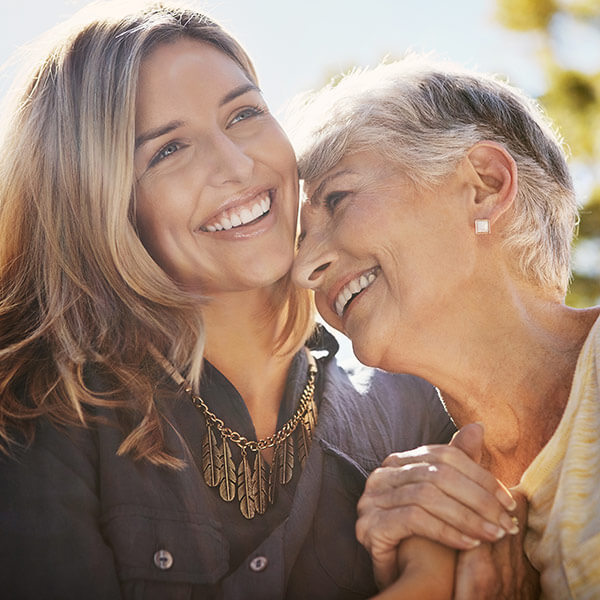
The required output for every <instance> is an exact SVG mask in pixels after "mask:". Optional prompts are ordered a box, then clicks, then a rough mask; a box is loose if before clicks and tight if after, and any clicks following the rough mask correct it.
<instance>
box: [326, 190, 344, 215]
mask: <svg viewBox="0 0 600 600" xmlns="http://www.w3.org/2000/svg"><path fill="white" fill-rule="evenodd" d="M348 194H349V192H341V191H340V192H331V193H330V194H327V195H326V196H325V200H324V204H325V207H326V208H327V210H329V211H330V212H333V211H334V210H335V207H336V206H337V205H338V204H339V203H340V202H341V201H342V200H343V199H344V198H345V197H346V196H347V195H348Z"/></svg>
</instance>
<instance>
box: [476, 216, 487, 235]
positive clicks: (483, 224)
mask: <svg viewBox="0 0 600 600" xmlns="http://www.w3.org/2000/svg"><path fill="white" fill-rule="evenodd" d="M475 233H476V234H477V235H481V234H485V233H490V220H489V219H475Z"/></svg>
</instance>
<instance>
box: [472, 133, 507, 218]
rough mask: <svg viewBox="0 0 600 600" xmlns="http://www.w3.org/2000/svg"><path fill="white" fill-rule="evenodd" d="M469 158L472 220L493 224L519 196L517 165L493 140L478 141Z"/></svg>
mask: <svg viewBox="0 0 600 600" xmlns="http://www.w3.org/2000/svg"><path fill="white" fill-rule="evenodd" d="M467 161H468V163H469V166H470V170H471V174H472V180H473V185H474V188H475V193H474V195H473V207H472V208H473V219H477V220H480V219H481V220H488V221H489V222H490V223H494V222H495V221H497V220H498V218H499V217H500V216H501V215H503V214H504V213H505V212H506V211H507V210H508V209H509V208H510V207H511V206H512V203H513V201H514V199H515V196H516V195H517V189H518V187H517V164H516V163H515V160H514V159H513V157H512V156H511V155H510V153H509V152H508V150H506V148H505V147H504V146H502V144H498V143H497V142H491V141H484V142H478V143H477V144H475V145H474V146H473V147H472V148H471V149H470V150H469V152H468V153H467Z"/></svg>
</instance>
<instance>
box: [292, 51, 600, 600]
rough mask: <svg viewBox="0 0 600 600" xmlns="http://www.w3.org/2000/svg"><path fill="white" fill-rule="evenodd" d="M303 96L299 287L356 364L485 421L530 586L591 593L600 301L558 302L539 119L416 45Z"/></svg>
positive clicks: (421, 456) (550, 193)
mask: <svg viewBox="0 0 600 600" xmlns="http://www.w3.org/2000/svg"><path fill="white" fill-rule="evenodd" d="M306 106H307V107H308V108H307V109H306V114H305V115H304V117H305V118H304V119H302V120H301V123H302V127H303V130H302V134H303V135H304V136H305V140H306V141H305V143H304V144H303V143H302V142H299V146H298V148H299V167H300V173H301V176H303V177H304V179H305V185H306V192H307V196H308V200H307V202H306V203H305V206H304V208H303V211H302V233H301V244H300V250H299V255H298V260H297V264H296V266H295V271H296V276H297V280H298V282H300V283H302V284H303V285H305V286H307V287H311V288H314V289H315V290H316V301H317V307H318V308H319V310H320V312H321V314H322V315H323V317H324V318H325V319H326V320H327V321H328V322H329V323H330V324H332V325H333V326H334V327H337V328H339V329H340V330H342V331H344V332H345V333H346V334H347V335H348V336H349V337H350V338H351V339H352V343H353V347H354V349H355V351H356V353H357V356H358V357H359V358H361V359H362V360H363V361H364V362H365V363H366V364H370V365H376V366H379V367H381V368H385V369H388V370H390V371H405V372H411V373H414V374H417V375H420V376H422V377H426V378H427V379H428V380H430V381H432V382H434V383H435V384H436V385H438V386H439V388H440V389H441V390H443V391H442V394H443V396H444V398H445V401H446V406H447V407H448V410H449V412H450V414H451V415H452V416H453V418H454V419H455V421H456V422H457V424H458V425H459V426H461V425H463V424H466V423H471V422H475V421H479V422H481V423H483V425H484V427H485V436H484V447H483V464H484V465H485V466H487V467H488V468H489V469H490V471H491V472H492V473H493V474H494V475H496V476H497V477H499V478H500V479H501V480H502V481H504V482H505V483H506V484H507V485H509V486H516V485H517V484H519V488H520V490H521V491H522V492H523V493H524V495H525V496H526V497H527V499H528V500H529V503H530V509H529V529H528V532H527V537H526V540H525V549H526V551H527V554H528V556H529V558H530V560H531V562H532V564H533V565H534V566H535V567H536V568H537V569H538V570H539V571H540V572H541V585H542V592H543V597H545V598H546V597H547V598H557V599H559V598H560V599H562V598H571V597H573V598H592V597H596V596H597V595H598V592H599V591H600V567H599V565H600V563H599V562H598V560H597V557H598V553H599V551H600V513H599V512H598V510H597V507H596V505H597V501H596V498H597V492H598V487H599V486H600V460H599V458H598V456H599V453H598V450H599V448H600V433H599V432H600V410H599V406H600V403H599V399H600V380H599V377H598V373H599V368H598V367H599V356H600V321H599V320H598V317H599V315H600V307H597V306H596V307H590V308H587V309H574V308H571V307H568V306H566V305H565V303H564V297H565V293H566V288H567V284H568V281H569V274H570V244H571V241H572V238H573V234H574V230H575V225H576V222H577V204H576V201H575V194H574V191H573V185H572V181H571V177H570V174H569V170H568V167H567V163H566V158H565V154H564V152H563V150H562V148H561V145H560V141H559V139H558V138H557V136H556V135H555V133H554V131H553V129H552V127H551V126H550V124H549V123H548V122H547V121H546V119H545V117H544V116H543V115H542V114H541V112H540V110H539V108H538V107H537V106H536V105H535V104H534V103H533V102H532V101H530V100H529V99H527V98H526V97H524V96H523V95H522V94H521V93H520V92H519V91H518V90H515V89H513V88H511V87H510V86H508V85H506V84H504V83H502V82H500V81H498V80H496V79H495V78H494V77H491V76H486V75H483V74H478V73H473V72H469V71H466V70H463V69H460V68H457V67H455V66H453V65H449V64H444V63H442V64H436V63H430V62H428V61H427V60H425V59H422V58H419V57H412V58H407V59H406V60H404V61H399V62H398V63H394V64H388V65H382V66H380V67H379V68H377V69H375V70H372V71H365V72H363V73H355V74H353V75H350V76H348V77H347V78H345V79H344V80H342V81H341V82H339V83H338V85H336V86H335V87H330V88H327V89H325V90H324V91H323V92H322V93H321V94H317V95H316V96H315V98H313V99H312V102H311V101H309V102H308V103H307V105H306ZM311 108H315V109H316V110H315V111H314V112H311V110H310V109H311ZM311 115H314V119H312V117H311ZM399 340H401V342H399ZM415 456H416V457H417V459H418V460H419V461H420V462H421V463H425V466H426V467H427V468H429V469H430V470H431V471H432V472H435V471H440V470H442V471H443V470H444V469H447V468H448V459H449V454H448V452H446V451H444V452H443V453H442V454H441V455H439V456H437V460H436V458H435V456H436V455H435V452H432V451H430V450H428V449H426V450H424V451H417V452H416V453H415ZM431 457H433V458H431ZM406 458H407V457H404V459H401V460H405V459H406ZM399 460H400V459H399ZM413 460H414V458H413ZM390 461H392V462H393V459H390ZM429 463H432V464H429ZM444 472H445V473H446V476H447V473H448V472H447V470H446V471H444ZM452 477H454V478H455V481H459V480H461V476H460V473H458V472H453V473H452ZM462 480H463V481H465V485H466V484H467V483H468V477H467V478H465V479H462ZM395 495H401V491H400V490H398V489H396V486H395V485H391V486H389V489H388V490H384V491H383V493H382V494H381V495H378V494H375V495H371V500H372V499H373V497H374V496H379V497H378V498H377V500H376V501H375V502H371V501H370V500H369V501H367V502H364V503H363V506H362V509H363V511H365V512H364V513H363V516H364V519H365V520H368V517H367V516H366V514H367V513H370V514H371V515H373V514H376V513H377V512H378V511H379V509H380V507H382V506H383V507H385V506H386V502H385V498H386V497H388V496H390V497H394V496H395ZM383 512H385V511H383ZM361 518H362V517H361ZM377 520H378V521H379V522H380V523H381V522H382V521H384V522H387V523H388V525H389V528H388V531H387V537H388V540H391V539H393V537H394V533H393V531H394V529H395V528H396V527H397V526H395V525H393V520H392V519H388V520H387V521H386V519H385V518H382V517H381V515H379V516H378V517H377ZM360 529H361V530H362V531H363V533H364V535H363V536H361V537H362V538H363V539H364V540H365V541H366V543H367V544H369V539H371V540H372V539H373V538H372V537H371V528H370V527H369V526H368V525H366V524H365V523H362V524H361V527H360ZM392 547H393V546H392ZM411 557H414V555H411V556H409V558H411ZM421 564H423V563H421ZM425 564H426V566H427V567H428V568H430V569H431V566H432V565H431V563H425ZM505 570H506V567H505ZM451 575H452V569H451V568H450V571H449V577H448V578H450V586H449V592H450V593H451V592H452V586H451ZM448 578H447V579H448ZM423 581H425V580H424V579H423V578H421V579H420V582H421V583H422V582H423ZM432 581H433V578H432ZM426 583H427V582H426ZM520 591H521V592H523V590H520ZM422 593H425V594H426V592H422ZM427 597H433V596H431V595H427ZM494 597H498V596H494ZM511 597H512V596H511Z"/></svg>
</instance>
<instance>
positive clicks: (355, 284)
mask: <svg viewBox="0 0 600 600" xmlns="http://www.w3.org/2000/svg"><path fill="white" fill-rule="evenodd" d="M348 287H349V288H350V291H351V292H352V293H353V294H358V292H360V290H362V288H361V287H360V279H359V280H356V279H355V280H354V281H351V282H350V283H349V284H348Z"/></svg>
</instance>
